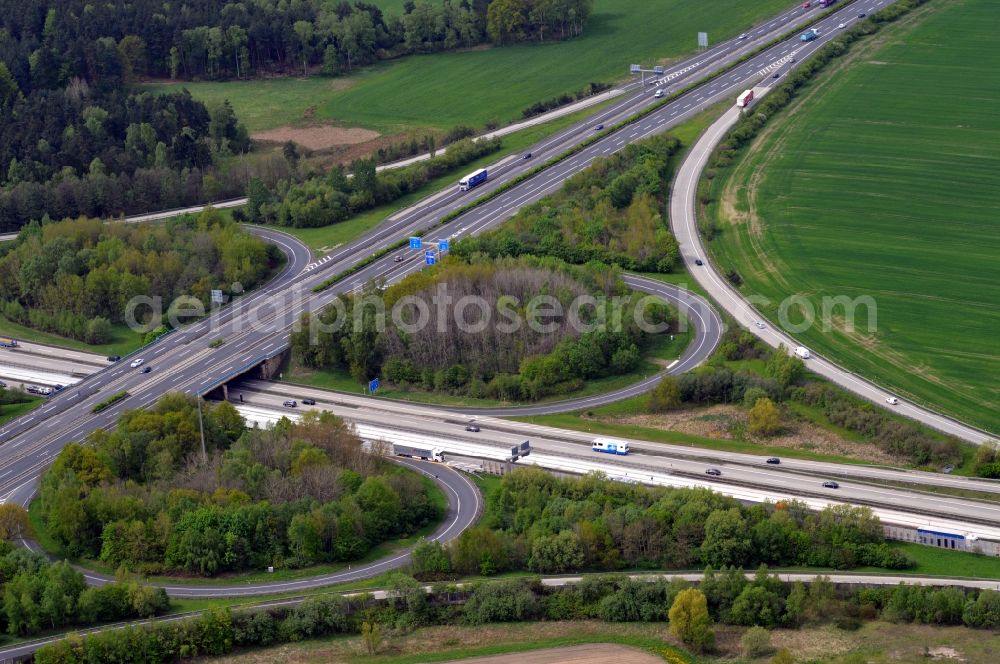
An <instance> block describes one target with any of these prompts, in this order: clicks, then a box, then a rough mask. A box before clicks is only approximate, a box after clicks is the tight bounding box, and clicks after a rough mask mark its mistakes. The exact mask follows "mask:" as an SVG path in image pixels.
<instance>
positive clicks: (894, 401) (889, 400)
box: [885, 397, 899, 406]
mask: <svg viewBox="0 0 1000 664" xmlns="http://www.w3.org/2000/svg"><path fill="white" fill-rule="evenodd" d="M885 402H886V403H887V404H889V405H890V406H895V405H897V404H899V399H897V398H896V397H886V398H885Z"/></svg>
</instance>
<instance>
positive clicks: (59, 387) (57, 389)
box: [52, 384, 66, 392]
mask: <svg viewBox="0 0 1000 664" xmlns="http://www.w3.org/2000/svg"><path fill="white" fill-rule="evenodd" d="M65 388H66V386H65V385H58V384H56V385H53V386H52V389H53V390H55V391H56V392H62V391H63V390H64V389H65Z"/></svg>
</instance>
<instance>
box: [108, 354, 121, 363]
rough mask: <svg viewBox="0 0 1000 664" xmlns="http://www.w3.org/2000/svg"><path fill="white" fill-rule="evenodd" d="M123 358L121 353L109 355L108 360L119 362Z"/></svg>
mask: <svg viewBox="0 0 1000 664" xmlns="http://www.w3.org/2000/svg"><path fill="white" fill-rule="evenodd" d="M120 359H122V356H121V355H108V362H117V361H118V360H120Z"/></svg>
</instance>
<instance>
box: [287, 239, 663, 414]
mask: <svg viewBox="0 0 1000 664" xmlns="http://www.w3.org/2000/svg"><path fill="white" fill-rule="evenodd" d="M439 294H440V296H441V297H442V298H444V297H447V298H449V300H450V302H451V303H459V302H462V301H463V298H467V297H476V298H481V300H480V301H481V302H483V305H482V308H479V307H478V306H476V307H472V306H469V307H465V308H461V309H460V308H458V307H457V305H454V304H452V305H449V304H445V305H444V306H442V307H438V306H432V305H431V303H432V302H436V301H438V300H437V297H438V295H439ZM538 296H545V297H551V298H553V299H554V300H555V302H556V303H557V304H558V305H559V306H560V307H561V312H555V311H554V310H553V315H551V316H547V317H546V318H544V320H543V322H544V324H545V325H551V326H552V328H551V329H545V328H544V326H537V325H533V324H532V322H531V321H532V320H536V321H537V320H539V319H533V318H532V316H530V315H528V313H529V312H530V311H531V310H532V309H531V305H530V304H529V303H530V302H531V301H532V300H533V298H536V297H538ZM580 297H593V298H594V300H595V303H596V304H595V306H592V307H591V306H585V307H582V308H580V309H579V314H580V322H582V323H583V324H584V325H585V326H587V327H588V328H592V329H587V330H583V329H579V328H578V326H576V325H575V324H574V320H573V318H572V311H573V308H572V303H573V301H574V300H575V299H577V298H580ZM404 298H406V299H404ZM411 298H413V299H416V300H418V301H420V302H422V303H424V304H425V306H426V307H427V309H428V318H427V320H426V321H424V324H422V325H419V326H418V325H415V322H416V321H417V320H419V318H420V310H419V307H417V306H409V305H410V303H411ZM614 298H618V299H617V301H616V300H615V299H614ZM372 299H374V300H375V301H377V302H380V303H382V305H384V310H385V312H387V315H386V320H389V319H390V318H389V315H388V314H389V312H392V311H393V310H394V308H396V307H397V303H400V308H399V312H400V317H399V321H398V323H395V322H394V324H392V325H385V326H384V329H379V320H380V319H379V314H378V312H377V310H376V309H375V308H373V307H372V306H369V303H370V302H371V300H372ZM441 301H442V302H443V299H442V300H441ZM404 305H405V306H404ZM637 309H641V311H643V312H645V313H644V316H645V320H646V321H648V322H650V323H651V324H657V325H663V326H664V329H666V328H669V327H670V326H671V325H674V324H676V319H675V318H674V314H673V313H672V312H671V311H670V310H669V309H668V308H667V306H666V305H664V304H652V303H649V302H643V301H642V298H641V297H640V295H638V294H636V293H634V292H631V291H628V290H627V289H626V288H625V286H624V284H623V283H622V282H621V279H620V277H619V273H618V272H617V271H616V270H615V269H609V268H608V267H607V266H604V265H586V266H572V265H567V264H566V263H563V262H562V261H560V260H558V259H553V258H536V257H533V256H523V257H521V258H504V259H497V260H493V259H488V258H485V257H482V256H472V257H470V258H467V259H458V258H446V259H445V260H444V261H443V262H442V263H440V264H438V266H437V267H436V268H433V269H430V270H423V271H421V272H417V273H414V274H413V275H410V276H408V277H407V278H405V279H404V280H402V281H401V282H399V283H398V284H394V285H393V286H390V287H389V288H388V289H385V290H384V291H383V290H381V289H379V288H377V287H376V286H375V285H370V286H369V287H368V289H367V290H365V291H364V292H362V293H359V294H351V295H341V296H339V299H338V302H337V303H334V304H332V305H329V306H328V307H327V308H325V309H324V310H323V311H321V312H320V313H319V314H318V315H316V316H313V315H311V314H306V315H304V316H303V317H302V319H301V321H300V325H299V329H298V330H296V331H294V332H293V333H292V337H291V340H290V344H291V348H292V357H293V359H294V360H295V361H296V362H300V363H301V364H302V365H304V366H306V367H310V368H318V369H345V370H348V371H350V373H351V375H352V376H353V377H354V378H355V379H356V380H358V381H365V380H369V379H371V378H374V377H376V376H381V377H382V379H384V380H385V381H388V382H390V383H393V384H396V385H401V386H414V387H419V388H422V389H427V390H437V391H442V392H448V393H452V394H468V395H470V396H474V397H489V398H494V399H502V400H507V401H517V400H535V399H539V398H541V397H544V396H546V395H549V394H558V393H563V392H569V391H573V390H576V389H579V388H580V387H582V386H583V383H584V381H586V380H589V379H594V378H599V377H603V376H612V375H620V374H626V373H628V372H630V371H632V370H633V369H635V367H636V366H638V364H639V361H640V360H641V348H642V346H643V345H644V344H645V343H646V342H647V341H648V334H647V333H645V332H643V331H642V330H641V329H640V327H639V326H638V324H637V322H636V321H637V313H636V310H637ZM545 310H546V311H549V310H548V309H545ZM460 320H461V321H463V322H464V324H465V325H460V323H459V321H460ZM517 320H520V321H521V324H516V323H514V322H513V321H517ZM338 321H339V324H338ZM348 321H350V322H349V323H348ZM619 323H620V324H619ZM411 326H412V327H415V328H417V329H409V328H410V327H411ZM465 326H468V327H465ZM463 327H465V329H464V330H463Z"/></svg>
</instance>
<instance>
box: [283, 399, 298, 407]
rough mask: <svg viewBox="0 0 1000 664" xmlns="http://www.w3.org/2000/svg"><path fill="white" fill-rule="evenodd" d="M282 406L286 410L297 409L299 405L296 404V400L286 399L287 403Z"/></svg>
mask: <svg viewBox="0 0 1000 664" xmlns="http://www.w3.org/2000/svg"><path fill="white" fill-rule="evenodd" d="M281 405H282V406H284V407H285V408H295V407H296V406H298V405H299V404H297V403H295V399H285V401H284V402H283V403H282V404H281Z"/></svg>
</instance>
